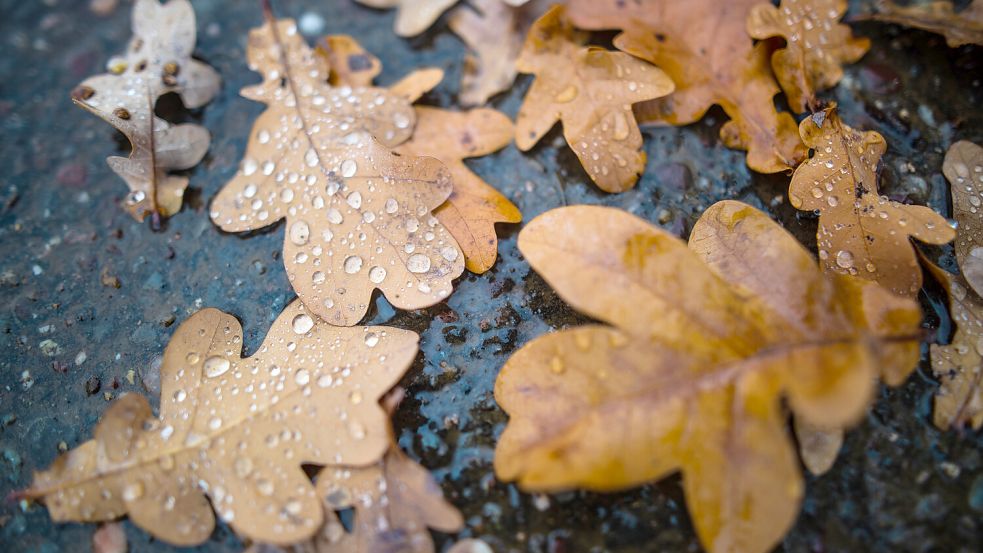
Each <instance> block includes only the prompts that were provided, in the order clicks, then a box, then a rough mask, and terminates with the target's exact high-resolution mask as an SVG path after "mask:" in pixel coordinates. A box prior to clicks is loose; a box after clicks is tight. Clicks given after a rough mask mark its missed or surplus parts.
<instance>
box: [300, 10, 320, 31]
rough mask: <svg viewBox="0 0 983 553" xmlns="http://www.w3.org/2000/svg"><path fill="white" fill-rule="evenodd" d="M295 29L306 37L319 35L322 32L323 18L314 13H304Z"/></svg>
mask: <svg viewBox="0 0 983 553" xmlns="http://www.w3.org/2000/svg"><path fill="white" fill-rule="evenodd" d="M297 27H298V28H299V29H300V32H301V33H302V34H305V35H307V36H313V35H319V34H321V32H322V31H324V18H323V17H321V16H320V15H318V14H316V13H314V12H304V14H303V15H301V16H300V20H299V21H298V22H297Z"/></svg>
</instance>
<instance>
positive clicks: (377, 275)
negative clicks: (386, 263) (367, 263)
mask: <svg viewBox="0 0 983 553" xmlns="http://www.w3.org/2000/svg"><path fill="white" fill-rule="evenodd" d="M369 280H371V281H372V282H374V283H375V284H380V283H381V282H382V281H383V280H386V270H385V269H383V268H382V267H379V266H375V267H372V268H371V269H369Z"/></svg>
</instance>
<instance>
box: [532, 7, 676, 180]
mask: <svg viewBox="0 0 983 553" xmlns="http://www.w3.org/2000/svg"><path fill="white" fill-rule="evenodd" d="M583 38H584V34H583V33H579V32H577V31H575V30H574V29H573V27H572V26H571V25H570V23H569V22H568V21H567V20H566V16H565V12H564V8H563V6H554V7H552V8H550V10H549V11H548V12H546V14H545V15H543V16H542V17H541V18H539V19H538V20H537V21H536V22H535V23H534V24H533V26H532V28H531V29H530V30H529V35H528V36H527V37H526V43H525V46H524V47H523V49H522V54H521V55H520V56H519V59H518V61H516V67H517V68H518V69H519V71H520V72H522V73H532V74H534V75H535V76H536V78H535V80H534V81H533V83H532V86H531V87H530V88H529V91H528V92H527V93H526V98H525V100H524V101H523V102H522V107H521V108H519V115H518V118H517V119H516V128H515V143H516V146H518V147H519V149H520V150H522V151H527V150H529V149H530V148H532V147H533V146H534V145H535V144H536V143H537V142H539V140H540V139H541V138H542V137H543V135H545V134H546V132H547V131H549V130H550V129H551V128H552V127H553V125H555V124H556V123H557V121H562V123H563V137H564V138H566V141H567V144H569V145H570V147H571V148H572V149H573V151H574V152H575V153H576V154H577V157H578V158H580V163H581V164H582V165H583V166H584V169H585V170H586V171H587V174H588V175H590V177H591V179H593V180H594V182H596V183H597V185H598V186H599V187H600V188H601V189H602V190H604V191H605V192H623V191H625V190H628V189H629V188H631V187H633V186H635V181H637V180H638V176H639V175H640V174H641V173H642V171H643V170H644V168H645V152H643V151H642V150H641V148H642V133H641V131H639V130H638V125H637V124H636V123H635V116H634V115H633V114H632V110H631V105H632V104H634V103H636V102H641V101H644V100H650V99H652V98H658V97H661V96H665V95H666V94H669V93H670V92H672V89H673V84H672V81H670V80H669V78H668V77H667V76H666V75H665V73H663V72H662V71H661V70H660V69H658V68H656V67H652V66H651V65H649V64H648V63H645V62H644V61H641V60H639V59H636V58H633V57H631V56H629V55H627V54H624V53H622V52H609V51H607V50H603V49H600V48H591V47H586V48H585V47H582V46H581V43H582V42H583Z"/></svg>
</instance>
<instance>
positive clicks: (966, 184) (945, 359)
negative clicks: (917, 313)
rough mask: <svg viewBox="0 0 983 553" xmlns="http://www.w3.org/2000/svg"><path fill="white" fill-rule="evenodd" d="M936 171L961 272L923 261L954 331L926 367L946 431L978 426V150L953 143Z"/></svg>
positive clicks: (982, 418)
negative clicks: (946, 187)
mask: <svg viewBox="0 0 983 553" xmlns="http://www.w3.org/2000/svg"><path fill="white" fill-rule="evenodd" d="M942 171H943V172H944V173H945V176H946V178H947V179H948V180H949V184H950V185H951V190H952V205H953V209H952V211H953V215H954V216H955V219H956V221H957V222H958V223H959V227H958V228H959V232H958V235H957V236H956V260H957V261H958V263H959V269H960V271H961V272H962V274H961V275H959V276H956V275H951V274H949V273H947V272H945V271H943V270H942V269H940V268H938V267H936V266H934V265H929V269H930V270H931V271H932V272H933V274H934V275H935V277H936V278H937V279H939V280H940V281H941V282H942V283H943V284H944V285H945V286H946V289H947V290H948V292H949V309H950V313H949V315H950V317H951V318H952V320H953V322H954V323H955V324H956V333H955V335H953V337H952V342H951V343H950V344H947V345H939V344H932V347H931V353H932V369H933V370H934V372H935V375H936V376H937V377H938V378H939V380H940V382H941V386H940V388H939V391H938V392H937V394H936V396H935V416H934V420H935V425H936V426H938V427H939V428H942V429H946V428H950V427H957V428H959V427H962V426H964V425H966V424H969V425H970V426H972V428H974V429H979V428H981V427H983V259H981V258H983V222H981V215H980V213H981V211H983V208H981V207H980V204H981V203H983V200H981V198H983V148H981V147H979V146H977V145H976V144H973V143H972V142H966V141H961V142H957V143H955V144H953V145H952V146H951V147H950V148H949V151H948V152H947V153H946V156H945V162H944V163H943V165H942Z"/></svg>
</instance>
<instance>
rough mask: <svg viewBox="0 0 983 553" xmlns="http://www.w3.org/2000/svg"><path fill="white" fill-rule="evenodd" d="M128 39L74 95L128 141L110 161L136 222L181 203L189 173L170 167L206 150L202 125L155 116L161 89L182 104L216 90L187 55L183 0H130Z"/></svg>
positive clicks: (191, 24)
mask: <svg viewBox="0 0 983 553" xmlns="http://www.w3.org/2000/svg"><path fill="white" fill-rule="evenodd" d="M132 27H133V38H132V39H131V40H130V44H129V47H128V48H127V51H126V52H125V53H124V54H123V55H122V56H118V57H114V58H113V59H111V60H109V63H108V64H107V65H108V68H109V73H105V74H102V75H95V76H93V77H89V78H88V79H86V80H84V81H82V83H81V84H80V85H78V86H77V87H76V88H75V89H74V90H73V91H72V99H73V101H74V102H75V103H76V104H78V105H79V106H81V107H82V108H84V109H85V110H86V111H88V112H90V113H92V114H94V115H97V116H98V117H100V118H102V119H103V120H104V121H106V122H107V123H109V124H110V125H113V126H114V127H116V128H117V129H119V131H120V132H122V133H123V135H124V136H126V138H127V140H129V142H130V145H131V149H132V151H131V152H130V155H129V157H125V158H124V157H119V156H112V157H110V158H108V159H107V162H108V163H109V167H110V168H111V169H112V170H113V171H114V172H115V173H116V174H118V175H119V176H120V177H122V178H123V180H125V181H126V184H127V186H128V187H129V188H130V193H129V194H128V195H127V197H126V199H125V201H124V207H125V208H126V210H127V211H128V212H129V213H130V215H132V216H133V218H135V219H136V220H138V221H142V220H143V219H144V218H145V217H146V216H147V215H152V216H154V217H159V216H165V217H166V216H170V215H173V214H174V213H177V212H178V211H179V210H180V209H181V203H182V201H183V197H184V190H185V188H187V186H188V178H187V177H186V176H183V175H174V174H171V171H176V170H183V169H190V168H191V167H194V166H195V165H197V164H198V162H199V161H201V159H202V158H203V157H204V155H205V153H206V152H207V151H208V143H209V141H210V137H209V134H208V131H206V130H205V129H204V127H201V126H199V125H194V124H190V123H185V124H181V125H171V124H169V123H167V122H166V121H164V120H163V119H161V118H159V117H157V116H156V115H154V107H155V106H156V104H157V99H158V98H160V96H162V95H164V94H167V93H170V92H174V93H177V94H178V95H179V96H180V97H181V99H182V100H183V101H184V105H185V106H187V107H189V108H198V107H201V106H203V105H204V104H206V103H208V102H209V101H210V100H211V99H212V98H213V97H214V96H215V94H216V93H217V92H218V89H219V77H218V74H217V73H216V72H215V70H214V69H212V68H211V67H209V66H208V65H206V64H204V63H202V62H200V61H198V60H195V59H194V58H192V57H191V54H192V52H193V51H194V47H195V12H194V9H193V8H192V7H191V3H190V2H188V0H170V1H168V2H167V3H166V4H163V5H162V4H160V3H159V2H158V1H157V0H137V2H136V4H135V5H134V7H133V15H132Z"/></svg>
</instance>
